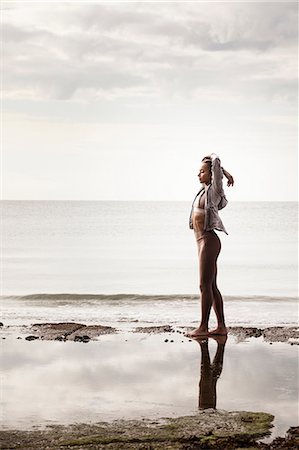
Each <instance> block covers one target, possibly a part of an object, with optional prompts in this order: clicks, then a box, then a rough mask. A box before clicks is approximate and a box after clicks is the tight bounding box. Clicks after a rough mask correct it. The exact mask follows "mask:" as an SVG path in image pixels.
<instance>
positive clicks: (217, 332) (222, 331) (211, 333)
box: [209, 327, 227, 336]
mask: <svg viewBox="0 0 299 450" xmlns="http://www.w3.org/2000/svg"><path fill="white" fill-rule="evenodd" d="M214 335H215V336H216V335H220V336H226V335H227V328H226V327H217V328H216V329H215V330H212V331H209V336H214Z"/></svg>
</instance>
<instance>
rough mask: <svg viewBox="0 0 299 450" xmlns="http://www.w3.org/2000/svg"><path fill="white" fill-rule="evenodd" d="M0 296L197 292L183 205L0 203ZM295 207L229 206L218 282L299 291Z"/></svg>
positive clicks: (267, 291) (231, 288) (227, 289)
mask: <svg viewBox="0 0 299 450" xmlns="http://www.w3.org/2000/svg"><path fill="white" fill-rule="evenodd" d="M1 208H2V209H1V212H2V226H1V229H2V247H3V249H2V258H1V262H2V271H3V272H2V274H3V275H2V276H3V287H2V293H1V294H2V295H25V294H36V293H51V294H53V293H62V292H64V293H76V294H79V293H80V294H87V293H89V294H119V293H126V294H128V293H130V294H132V293H134V294H149V295H155V294H171V295H172V294H197V293H198V284H199V278H198V260H197V249H196V243H195V239H194V234H193V231H192V230H189V227H188V219H189V211H190V203H189V202H129V201H128V202H116V201H114V202H106V201H2V205H1ZM297 211H298V207H297V203H295V202H284V203H281V202H242V203H241V202H230V203H229V204H228V206H227V207H226V208H225V209H223V210H222V211H220V215H221V217H222V219H223V222H224V224H225V226H226V228H227V230H228V233H229V235H228V236H227V235H226V234H224V233H223V232H218V235H219V236H220V238H221V242H222V251H221V253H220V256H219V259H218V285H219V288H220V290H221V292H222V293H223V294H224V295H228V296H241V297H243V296H248V295H262V296H274V297H284V296H287V297H295V296H296V295H297V288H298V286H297V262H298V261H297V242H298V228H297Z"/></svg>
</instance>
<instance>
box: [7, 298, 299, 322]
mask: <svg viewBox="0 0 299 450" xmlns="http://www.w3.org/2000/svg"><path fill="white" fill-rule="evenodd" d="M224 310H225V317H226V323H227V325H228V326H255V327H268V326H285V325H297V324H298V300H297V299H294V298H286V297H283V298H273V297H263V296H255V297H224ZM1 317H2V319H1V320H2V321H3V323H4V324H5V325H30V324H33V323H37V322H70V321H74V322H80V323H82V322H83V323H84V324H101V325H109V326H114V327H116V328H121V329H124V328H125V329H132V328H135V326H136V323H137V324H138V325H140V326H141V325H147V324H149V323H150V324H155V325H164V324H176V325H181V326H189V325H192V324H195V323H197V322H198V320H199V296H187V295H186V296H179V295H168V296H159V295H155V296H154V295H153V296H134V295H131V294H127V295H125V294H123V295H114V296H113V295H110V296H104V295H89V296H86V295H85V296H84V295H79V296H75V295H72V294H70V295H59V294H58V295H55V296H49V295H42V294H40V295H35V296H34V298H32V297H30V298H28V297H26V296H24V297H19V298H18V297H13V298H3V299H2V301H1ZM215 324H216V321H215V315H214V312H213V311H212V313H211V322H210V325H211V327H213V326H215Z"/></svg>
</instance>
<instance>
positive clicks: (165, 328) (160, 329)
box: [133, 325, 175, 334]
mask: <svg viewBox="0 0 299 450" xmlns="http://www.w3.org/2000/svg"><path fill="white" fill-rule="evenodd" d="M133 332H134V333H154V334H157V333H174V332H175V331H174V330H173V328H172V327H171V325H157V326H153V327H137V328H135V330H133Z"/></svg>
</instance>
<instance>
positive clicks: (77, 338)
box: [74, 335, 90, 342]
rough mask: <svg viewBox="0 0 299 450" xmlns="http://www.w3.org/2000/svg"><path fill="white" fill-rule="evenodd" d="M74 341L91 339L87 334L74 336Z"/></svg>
mask: <svg viewBox="0 0 299 450" xmlns="http://www.w3.org/2000/svg"><path fill="white" fill-rule="evenodd" d="M74 341H75V342H89V341H90V337H89V336H87V335H84V336H75V337H74Z"/></svg>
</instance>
